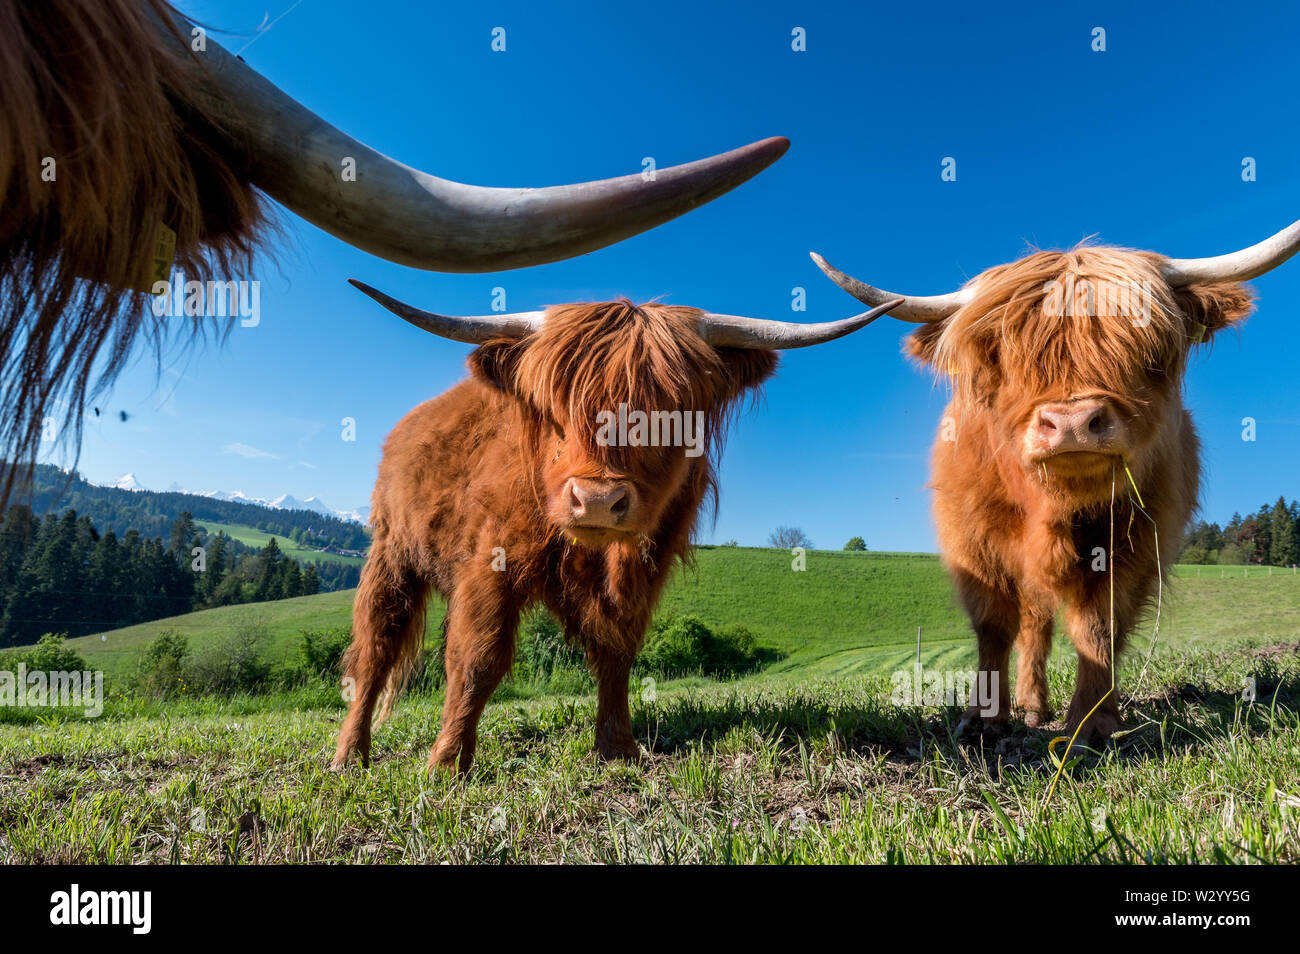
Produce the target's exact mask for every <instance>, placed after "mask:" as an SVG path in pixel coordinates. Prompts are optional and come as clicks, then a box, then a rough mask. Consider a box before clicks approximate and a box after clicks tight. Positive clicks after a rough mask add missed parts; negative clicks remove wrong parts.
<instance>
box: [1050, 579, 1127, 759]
mask: <svg viewBox="0 0 1300 954" xmlns="http://www.w3.org/2000/svg"><path fill="white" fill-rule="evenodd" d="M1066 623H1067V625H1068V627H1069V630H1070V641H1071V642H1073V643H1074V649H1075V652H1076V653H1078V656H1079V670H1078V676H1077V678H1076V681H1075V686H1074V697H1073V698H1072V699H1071V700H1070V709H1069V712H1068V713H1067V714H1066V717H1065V729H1066V732H1067V733H1068V734H1069V735H1071V736H1073V735H1074V731H1075V730H1076V729H1078V728H1079V726H1080V724H1082V726H1083V729H1082V731H1080V732H1079V742H1081V743H1083V744H1085V745H1087V744H1091V743H1100V742H1104V741H1106V740H1107V739H1109V738H1110V737H1111V735H1112V734H1113V733H1114V732H1115V730H1116V729H1118V728H1119V726H1120V715H1119V698H1118V695H1119V687H1118V685H1116V684H1115V682H1114V672H1115V668H1114V666H1115V660H1114V656H1116V655H1118V653H1119V651H1120V649H1121V648H1122V647H1123V644H1124V636H1125V635H1126V634H1127V626H1126V621H1125V620H1123V619H1121V617H1120V615H1119V614H1118V613H1117V615H1116V618H1115V639H1114V647H1113V650H1114V651H1113V652H1112V646H1111V622H1110V612H1109V608H1108V607H1106V606H1102V605H1098V604H1096V603H1088V604H1084V605H1082V606H1070V607H1069V608H1068V609H1067V610H1066ZM1112 686H1114V689H1115V691H1114V692H1112V691H1111V688H1112ZM1094 707H1095V710H1096V711H1093V710H1094ZM1089 713H1091V715H1089Z"/></svg>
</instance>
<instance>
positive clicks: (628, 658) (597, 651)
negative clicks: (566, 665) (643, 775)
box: [587, 643, 641, 760]
mask: <svg viewBox="0 0 1300 954" xmlns="http://www.w3.org/2000/svg"><path fill="white" fill-rule="evenodd" d="M634 658H635V656H634V655H633V654H630V653H626V652H621V651H619V650H616V649H610V648H608V647H604V646H598V645H592V644H591V643H588V644H587V661H588V663H589V665H590V666H591V672H592V675H593V676H595V677H596V684H597V687H598V694H597V697H596V754H597V755H599V756H600V757H601V758H602V759H606V760H609V759H631V760H637V759H639V758H640V757H641V746H640V745H638V744H637V741H636V737H635V736H633V735H632V714H631V712H630V711H629V709H628V678H629V677H630V676H631V674H632V661H633V659H634Z"/></svg>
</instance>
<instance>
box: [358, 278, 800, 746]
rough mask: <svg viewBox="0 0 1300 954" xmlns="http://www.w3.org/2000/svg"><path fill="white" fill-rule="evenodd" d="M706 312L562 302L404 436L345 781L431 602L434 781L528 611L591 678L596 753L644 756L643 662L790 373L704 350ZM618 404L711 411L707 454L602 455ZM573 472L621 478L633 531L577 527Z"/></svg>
mask: <svg viewBox="0 0 1300 954" xmlns="http://www.w3.org/2000/svg"><path fill="white" fill-rule="evenodd" d="M699 318H700V312H698V311H696V310H695V309H693V308H680V307H667V306H662V305H642V306H640V307H636V306H633V305H631V304H630V303H628V302H625V301H624V302H609V303H603V304H593V305H566V306H561V307H556V308H552V309H550V310H549V311H548V312H547V314H546V320H545V322H544V325H543V328H542V330H541V331H539V332H538V333H536V334H534V335H532V336H531V337H529V338H527V339H524V340H522V341H517V342H512V341H504V340H503V341H497V342H489V343H487V344H485V345H483V346H481V347H480V348H478V349H477V350H476V351H474V352H473V353H472V354H471V355H470V359H469V366H470V371H471V378H470V379H469V380H467V381H464V382H462V383H461V384H459V385H457V386H456V387H454V388H452V389H451V390H450V391H448V392H446V393H445V394H443V395H442V396H441V397H438V398H435V399H433V400H431V401H428V402H426V403H424V404H422V405H420V406H419V407H417V408H416V409H415V410H414V411H412V412H411V413H410V414H408V415H407V416H406V417H405V418H404V419H403V420H402V421H401V422H400V423H399V424H398V425H397V427H396V428H395V429H394V430H393V432H392V434H391V435H390V436H389V438H388V441H387V442H386V443H385V445H384V455H383V460H382V462H381V464H380V469H379V480H378V482H377V484H376V485H375V492H374V497H373V511H372V520H373V522H374V527H375V536H374V543H373V545H372V548H371V552H370V557H369V559H368V560H367V562H366V566H365V569H364V570H363V572H362V576H361V586H360V589H358V591H357V597H356V604H355V607H354V610H353V637H352V646H351V648H350V649H349V651H348V660H347V667H346V670H347V675H348V676H349V677H350V678H351V679H352V680H353V689H354V692H355V696H354V700H353V703H352V708H351V711H350V712H349V713H348V716H347V719H346V721H345V722H344V724H343V728H342V731H341V732H340V734H339V741H338V749H337V752H336V754H335V760H334V764H335V766H336V767H340V766H342V765H343V764H344V763H345V762H346V761H347V759H348V757H349V755H350V754H351V753H353V752H357V753H358V754H359V755H360V756H361V759H362V761H363V762H365V761H367V760H368V758H369V752H370V728H371V721H372V715H373V712H374V708H375V705H376V703H377V702H378V701H379V699H380V696H381V694H382V695H385V697H386V698H385V700H384V709H383V711H384V714H386V713H387V710H388V708H389V707H390V706H391V705H392V702H393V699H394V698H395V696H396V694H397V692H398V691H399V690H400V687H401V685H402V683H403V681H404V679H405V675H406V673H407V672H408V671H409V668H410V666H411V664H412V663H413V662H414V661H415V659H416V657H417V655H418V653H419V651H420V649H421V647H422V644H423V640H424V609H425V602H426V600H427V599H428V596H429V591H430V590H431V589H432V590H436V591H437V592H438V593H440V594H442V596H444V597H445V598H446V599H447V603H448V608H447V625H446V642H445V650H444V651H445V659H446V671H447V694H446V702H445V703H444V706H443V714H442V730H441V732H440V734H439V736H438V740H437V743H436V744H435V745H434V747H433V751H432V752H431V754H430V758H429V764H430V767H442V768H448V769H455V768H457V767H458V768H459V769H460V770H461V771H465V770H467V769H468V768H469V765H470V762H471V760H472V759H473V756H474V745H475V741H476V738H477V725H478V720H479V716H480V714H481V713H482V711H483V707H484V705H485V704H486V703H487V701H488V698H489V697H490V696H491V695H492V691H493V690H494V689H495V688H496V686H497V684H498V683H499V682H500V681H501V679H502V677H503V676H504V675H505V674H506V672H507V671H508V670H509V668H510V665H511V660H512V658H513V653H514V640H515V628H516V625H517V623H518V620H519V615H520V613H521V611H522V610H524V609H525V608H526V607H527V606H528V605H530V604H533V603H538V602H540V603H543V604H545V605H546V606H547V607H548V608H549V609H550V610H551V611H552V612H553V613H554V614H555V615H556V617H557V618H558V619H559V620H560V621H561V622H562V624H563V625H564V628H565V632H566V634H567V636H568V638H570V639H572V640H574V641H575V642H577V643H578V644H579V645H581V646H582V648H583V650H584V651H585V654H586V658H587V661H588V664H589V665H590V667H591V669H592V672H593V674H594V675H595V677H596V681H597V683H598V685H599V694H598V702H597V711H596V749H597V751H598V753H599V754H600V756H601V757H603V758H613V757H635V756H636V755H637V753H638V747H637V743H636V741H635V739H634V738H633V736H632V728H631V721H630V715H629V711H628V677H629V674H630V672H631V668H632V661H633V659H634V657H635V656H636V652H637V650H638V649H639V648H640V646H641V640H642V638H643V637H644V635H645V630H646V627H647V625H648V624H649V621H650V615H651V612H652V611H653V609H654V606H655V604H656V602H657V600H658V599H659V595H660V591H661V590H662V588H663V585H664V582H665V581H666V579H667V577H668V574H669V572H670V570H671V569H672V568H673V566H674V565H675V564H676V562H677V561H678V560H681V559H684V558H685V557H686V555H687V552H688V547H689V543H690V538H691V533H692V531H693V529H694V527H695V525H696V522H697V519H698V517H699V514H700V511H701V505H702V503H703V502H704V501H705V498H706V497H708V496H709V495H710V494H711V493H712V492H713V491H714V467H713V458H714V457H715V455H716V454H718V453H719V451H720V449H721V445H722V431H723V429H724V427H725V424H726V421H727V420H728V418H729V416H730V414H731V413H732V411H733V409H734V408H735V407H736V406H737V399H738V398H740V397H741V396H742V395H743V394H744V393H745V392H747V391H750V390H751V389H755V388H757V387H758V386H759V385H760V384H761V383H762V382H763V381H764V380H765V379H766V378H767V377H768V376H769V375H770V374H771V373H772V372H773V370H774V369H775V367H776V363H777V359H776V356H775V355H773V354H772V353H771V352H767V351H740V350H732V349H717V350H715V349H714V348H712V347H710V346H709V345H708V344H706V343H705V342H704V341H703V340H702V339H701V338H700V337H699V334H698V330H697V328H698V322H699ZM620 403H626V404H627V405H628V406H629V407H630V408H633V409H640V410H644V411H656V410H661V411H673V410H681V411H688V410H692V411H693V410H698V411H702V412H704V413H705V415H706V426H705V436H706V439H707V448H708V453H705V454H703V455H701V456H698V457H687V456H686V455H685V453H684V451H683V448H681V447H603V446H600V445H599V444H598V442H597V440H596V435H595V430H596V415H597V413H598V412H600V411H606V410H610V411H612V410H615V409H616V408H617V407H618V405H619V404H620ZM572 477H579V478H584V479H611V478H619V479H622V480H626V481H628V482H629V484H630V486H631V488H632V495H631V499H632V500H633V501H634V502H633V504H632V507H631V509H630V511H629V512H628V522H627V524H626V525H624V526H621V527H620V529H619V530H618V531H608V532H605V533H592V532H587V531H582V530H575V529H574V528H573V527H572V526H570V525H568V524H567V521H566V511H565V506H564V501H563V500H561V495H562V493H563V489H564V487H565V486H566V481H567V480H569V478H572ZM498 548H499V549H498ZM502 559H504V567H503V568H502V563H501V560H502ZM385 690H386V692H385Z"/></svg>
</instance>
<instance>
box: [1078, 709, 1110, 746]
mask: <svg viewBox="0 0 1300 954" xmlns="http://www.w3.org/2000/svg"><path fill="white" fill-rule="evenodd" d="M1079 722H1080V720H1078V719H1069V720H1067V722H1066V724H1065V734H1066V735H1067V736H1070V737H1071V738H1073V737H1074V733H1075V730H1076V729H1078V728H1079ZM1120 725H1121V721H1120V717H1119V714H1118V713H1115V712H1094V713H1093V714H1092V716H1091V717H1090V718H1089V719H1088V720H1087V721H1085V722H1083V729H1082V730H1081V731H1080V732H1079V737H1078V739H1076V740H1075V744H1076V745H1080V744H1082V745H1087V746H1090V747H1092V748H1100V747H1101V746H1103V745H1105V744H1106V743H1107V742H1108V741H1110V737H1111V736H1112V735H1114V734H1115V733H1116V732H1118V731H1119V727H1120Z"/></svg>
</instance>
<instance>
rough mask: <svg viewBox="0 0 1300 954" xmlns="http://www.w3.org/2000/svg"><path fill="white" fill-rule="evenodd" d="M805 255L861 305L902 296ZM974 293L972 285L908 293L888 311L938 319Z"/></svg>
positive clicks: (901, 316)
mask: <svg viewBox="0 0 1300 954" xmlns="http://www.w3.org/2000/svg"><path fill="white" fill-rule="evenodd" d="M808 254H809V255H810V256H811V257H812V260H813V262H815V263H816V265H817V267H818V268H820V269H821V270H822V271H823V272H825V273H826V277H827V278H829V279H830V280H831V281H833V282H834V283H835V284H836V285H839V286H840V287H841V288H843V289H844V290H845V291H846V292H848V293H849V294H850V295H852V296H853V297H854V298H856V299H857V300H858V301H860V302H862V303H863V304H864V305H880V304H884V303H885V302H888V301H891V300H894V299H899V298H902V296H900V295H896V294H894V293H893V292H888V291H884V290H883V289H880V288H875V287H873V286H871V285H868V284H867V283H866V282H860V281H858V280H857V279H856V278H854V277H853V276H852V275H845V274H844V273H843V272H842V271H840V270H839V269H838V268H836V267H835V266H834V265H832V264H831V263H830V262H828V261H826V259H824V258H822V257H821V256H820V255H818V254H817V253H816V252H809V253H808ZM974 296H975V290H974V289H973V288H962V289H959V290H958V291H955V292H949V293H948V294H946V295H909V296H907V297H906V298H902V301H903V304H901V305H899V306H898V307H896V308H893V309H891V310H890V312H889V314H890V317H891V318H898V319H900V320H902V321H910V322H913V323H915V324H925V323H926V322H930V321H941V320H942V319H944V318H947V317H948V316H949V315H951V314H952V313H953V312H954V311H956V310H957V309H958V308H960V307H961V306H962V305H965V304H966V303H967V302H969V301H970V300H971V299H972V298H973V297H974Z"/></svg>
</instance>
